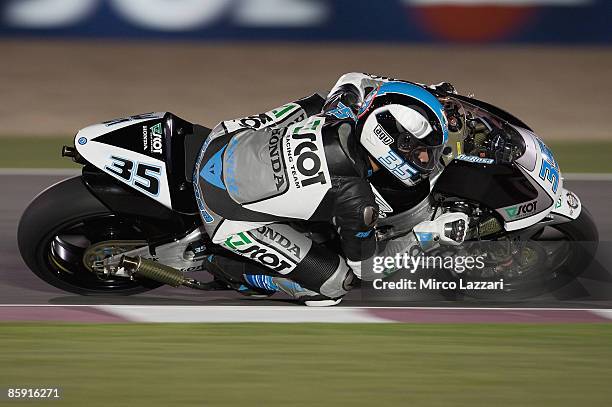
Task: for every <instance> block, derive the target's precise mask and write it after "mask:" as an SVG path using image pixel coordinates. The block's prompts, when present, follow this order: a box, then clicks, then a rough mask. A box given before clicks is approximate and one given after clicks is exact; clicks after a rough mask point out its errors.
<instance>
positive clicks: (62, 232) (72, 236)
mask: <svg viewBox="0 0 612 407" xmlns="http://www.w3.org/2000/svg"><path fill="white" fill-rule="evenodd" d="M144 237H145V234H144V232H143V231H142V230H141V229H140V228H139V226H138V225H137V224H136V223H135V222H131V221H128V220H125V219H120V218H119V217H117V216H115V215H109V214H104V215H98V216H92V217H89V218H86V219H80V220H78V221H75V222H72V223H70V224H67V225H64V226H63V227H62V228H61V229H59V230H58V231H56V232H54V233H53V235H52V236H51V237H50V239H49V241H48V243H47V244H46V245H45V248H46V256H45V257H46V261H47V264H48V266H49V268H50V269H51V270H52V271H53V272H54V274H55V276H56V277H57V278H58V279H59V280H61V281H63V282H64V283H68V284H70V285H73V286H76V287H79V288H81V289H86V290H90V291H96V292H100V293H103V292H117V291H122V290H130V289H133V288H136V287H139V286H142V282H138V281H132V280H129V279H126V278H104V279H103V278H101V276H99V275H98V274H96V273H94V272H92V271H91V270H90V268H89V269H88V267H86V266H85V264H84V256H85V255H86V254H88V253H87V251H88V249H89V248H90V247H91V246H93V245H96V244H100V243H103V242H106V241H118V240H121V241H125V240H128V239H129V240H130V241H134V240H136V241H140V242H144ZM145 244H146V243H145ZM110 254H116V253H110ZM89 255H91V254H89Z"/></svg>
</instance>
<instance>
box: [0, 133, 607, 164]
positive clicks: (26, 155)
mask: <svg viewBox="0 0 612 407" xmlns="http://www.w3.org/2000/svg"><path fill="white" fill-rule="evenodd" d="M0 142H1V143H2V150H3V154H2V160H1V161H0V167H3V168H77V167H78V166H77V165H76V164H74V163H73V162H72V161H71V160H70V159H69V158H62V157H61V155H60V153H61V150H62V146H63V145H64V144H66V145H72V143H73V139H72V138H69V137H63V138H59V137H37V138H29V137H27V138H1V139H0ZM548 144H549V146H550V147H551V149H552V150H553V152H554V153H555V157H556V158H557V160H558V161H559V164H560V166H561V171H562V172H612V160H611V159H610V152H611V151H612V140H611V141H585V142H580V143H577V142H549V143H548Z"/></svg>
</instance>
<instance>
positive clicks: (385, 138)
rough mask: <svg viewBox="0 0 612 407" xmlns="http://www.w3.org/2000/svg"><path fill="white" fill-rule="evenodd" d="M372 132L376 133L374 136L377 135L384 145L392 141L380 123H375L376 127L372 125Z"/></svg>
mask: <svg viewBox="0 0 612 407" xmlns="http://www.w3.org/2000/svg"><path fill="white" fill-rule="evenodd" d="M374 134H376V137H378V138H379V139H380V141H382V142H383V143H384V144H385V145H386V146H388V145H389V144H391V143H393V137H391V136H390V135H389V133H387V132H386V131H385V129H383V127H382V126H381V125H380V124H377V125H376V127H374Z"/></svg>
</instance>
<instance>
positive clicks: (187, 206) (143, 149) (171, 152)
mask: <svg viewBox="0 0 612 407" xmlns="http://www.w3.org/2000/svg"><path fill="white" fill-rule="evenodd" d="M195 127H197V126H194V125H193V124H191V123H189V122H186V121H185V120H182V119H180V118H179V117H176V116H174V115H173V114H171V113H167V112H157V113H145V114H141V115H136V116H130V117H126V118H120V119H115V120H111V121H107V122H103V123H100V124H95V125H93V126H89V127H87V128H84V129H82V130H81V131H79V132H78V133H77V135H76V137H75V146H76V148H77V151H78V153H79V154H80V155H81V156H82V157H83V158H84V159H85V160H87V161H88V162H89V163H91V164H92V165H93V166H95V167H97V168H98V169H99V170H101V171H103V172H105V173H106V174H108V175H110V176H112V177H113V178H114V179H116V180H118V181H120V182H122V183H124V184H126V185H129V186H130V187H131V188H132V189H134V190H137V191H139V192H140V193H142V194H144V195H146V196H148V197H150V198H152V199H154V200H156V201H157V202H159V203H161V204H162V205H164V206H166V207H167V208H170V209H173V210H176V211H178V212H181V213H188V214H190V213H196V212H197V207H196V205H195V202H194V200H193V187H192V184H191V172H192V168H193V159H194V157H191V156H193V155H195V154H192V153H193V151H192V150H194V151H197V149H198V148H199V145H201V139H202V138H203V136H204V134H206V133H207V131H208V129H205V128H202V129H203V130H205V131H199V132H198V131H196V130H195ZM194 133H202V134H194ZM189 165H190V166H191V167H190V168H187V166H189Z"/></svg>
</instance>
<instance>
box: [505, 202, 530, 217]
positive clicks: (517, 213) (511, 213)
mask: <svg viewBox="0 0 612 407" xmlns="http://www.w3.org/2000/svg"><path fill="white" fill-rule="evenodd" d="M537 203H538V202H537V201H533V202H529V203H525V204H520V205H515V206H511V207H509V208H504V211H505V212H506V214H507V215H508V218H509V219H510V220H518V219H522V218H526V217H528V216H531V215H533V214H534V213H535V212H536V210H537Z"/></svg>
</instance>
